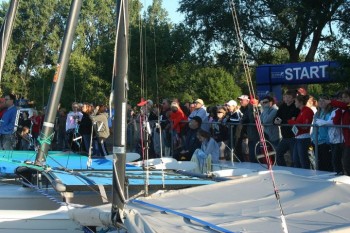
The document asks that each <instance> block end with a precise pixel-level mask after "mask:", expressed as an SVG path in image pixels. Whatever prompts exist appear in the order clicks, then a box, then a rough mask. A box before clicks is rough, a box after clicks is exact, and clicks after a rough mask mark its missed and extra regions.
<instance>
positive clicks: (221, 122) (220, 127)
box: [210, 107, 228, 159]
mask: <svg viewBox="0 0 350 233" xmlns="http://www.w3.org/2000/svg"><path fill="white" fill-rule="evenodd" d="M216 115H217V117H215V120H214V122H213V124H211V128H210V132H211V135H212V137H213V138H214V140H215V141H216V142H217V143H218V145H219V147H220V159H225V148H226V143H227V139H228V128H227V127H226V110H225V108H224V107H218V109H217V113H216Z"/></svg>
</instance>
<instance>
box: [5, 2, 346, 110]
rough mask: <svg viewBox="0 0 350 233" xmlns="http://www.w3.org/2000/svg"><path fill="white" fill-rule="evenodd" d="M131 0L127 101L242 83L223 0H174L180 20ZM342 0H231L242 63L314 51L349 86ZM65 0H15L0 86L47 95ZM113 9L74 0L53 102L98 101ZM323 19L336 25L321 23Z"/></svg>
mask: <svg viewBox="0 0 350 233" xmlns="http://www.w3.org/2000/svg"><path fill="white" fill-rule="evenodd" d="M141 2H142V1H140V0H129V15H130V20H129V22H130V29H129V35H130V39H129V45H130V49H129V56H130V57H129V87H130V90H129V99H130V101H131V103H132V104H136V103H137V102H139V100H140V98H141V97H145V98H151V99H153V100H157V99H162V98H179V99H180V100H182V101H192V100H194V99H196V98H202V99H204V100H205V102H206V104H207V105H212V104H218V103H224V102H226V101H227V100H229V99H232V98H236V97H237V96H238V95H240V94H241V93H246V94H247V93H248V90H247V88H246V87H247V84H246V80H245V75H244V70H243V67H242V62H241V61H240V56H239V51H238V46H237V41H236V35H235V32H234V28H233V23H232V14H231V9H230V1H224V0H210V1H209V0H201V1H199V0H181V1H180V11H181V12H183V13H185V14H186V24H182V23H180V24H177V25H174V24H172V23H171V22H170V20H169V18H168V13H167V12H166V11H165V10H164V9H163V7H162V4H163V1H162V0H154V1H153V4H152V5H150V6H149V7H148V9H145V11H144V12H145V13H141V12H142V11H141V10H142V7H143V6H142V3H141ZM236 2H237V1H236ZM345 2H346V1H345V0H335V1H326V2H323V3H322V4H314V3H313V2H312V1H302V0H297V1H292V0H288V1H284V2H280V1H277V0H268V1H262V0H257V1H248V0H243V1H239V4H238V5H237V6H236V7H237V12H238V14H239V21H240V26H241V30H242V35H243V39H244V43H245V48H246V50H247V52H248V60H249V64H250V65H252V66H256V65H259V64H276V63H277V64H279V63H285V62H289V61H302V60H309V61H311V60H313V59H314V58H315V54H316V51H317V52H318V59H320V60H326V59H328V60H337V61H340V63H341V64H342V67H343V70H342V71H341V72H339V73H338V74H337V79H336V80H337V81H339V82H343V83H345V85H347V86H349V78H348V77H349V74H350V71H349V70H350V69H349V67H350V65H349V64H350V62H349V60H350V58H349V56H348V54H349V51H350V49H349V48H350V46H349V45H348V39H349V33H348V32H349V20H348V19H349V14H346V12H348V10H349V4H345ZM70 4H71V1H70V0H61V1H57V0H46V1H44V3H43V1H39V0H30V1H21V2H20V3H19V9H18V14H17V16H16V21H15V26H14V29H13V35H12V40H11V43H10V47H9V50H8V52H7V55H6V60H5V66H4V70H3V75H2V77H3V78H2V83H1V84H0V85H1V90H2V91H3V92H14V93H16V94H21V95H23V96H25V97H26V98H29V99H31V100H34V102H35V104H36V106H37V107H38V108H41V107H42V106H44V105H46V104H47V100H48V96H49V93H50V88H51V84H52V78H53V75H54V71H55V69H54V68H55V67H56V63H57V61H58V58H59V52H60V47H61V42H62V38H63V34H64V30H65V26H66V21H67V17H68V13H69V8H70ZM7 9H8V3H7V2H2V4H1V6H0V22H1V23H2V21H3V18H4V16H5V14H6V11H7ZM115 18H116V12H115V1H114V0H103V1H97V0H84V1H83V6H82V9H81V14H80V18H79V23H78V27H77V31H76V35H75V40H74V43H73V48H72V54H71V57H70V62H69V66H68V70H67V75H66V78H65V85H64V88H63V93H62V98H61V102H62V105H63V106H65V107H67V106H68V107H69V106H70V103H71V102H72V101H79V102H83V101H84V102H85V101H88V102H93V103H95V104H98V103H107V100H108V97H109V92H110V88H111V77H112V69H113V63H114V42H115V28H116V25H115V24H116V22H115ZM336 19H339V21H335V20H336ZM332 22H335V23H332ZM327 25H329V26H328V27H329V28H327ZM333 27H336V29H337V30H324V29H333ZM334 32H339V33H334ZM340 35H341V36H342V37H340ZM251 68H252V78H253V83H254V78H255V75H254V69H253V68H254V67H251ZM343 86H344V84H343ZM309 89H310V91H311V92H314V93H315V95H317V94H318V93H326V92H328V91H329V92H331V91H336V90H337V89H342V86H339V85H338V86H337V84H332V85H328V86H327V85H315V86H311V87H310V88H309Z"/></svg>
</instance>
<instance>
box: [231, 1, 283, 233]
mask: <svg viewBox="0 0 350 233" xmlns="http://www.w3.org/2000/svg"><path fill="white" fill-rule="evenodd" d="M231 10H232V18H233V23H234V28H235V31H236V36H237V41H238V45H239V51H240V55H241V60H242V62H243V68H244V74H245V77H246V80H247V84H248V89H249V95H250V99H251V100H256V98H255V92H254V86H253V83H252V79H251V73H250V70H249V65H248V61H247V54H246V52H245V49H244V43H243V39H242V35H241V30H240V26H239V21H238V17H237V12H236V9H235V3H234V1H233V0H231ZM255 104H256V103H253V110H254V119H255V124H256V128H257V130H258V133H259V136H260V143H262V148H263V152H264V155H265V159H266V163H267V164H268V169H269V172H270V176H271V180H272V185H273V189H274V193H275V197H276V200H277V202H278V205H279V208H280V213H281V222H282V229H283V232H284V233H288V228H287V224H286V219H285V216H284V211H283V207H282V204H281V198H280V195H279V190H278V188H277V185H276V181H275V177H274V174H273V171H272V166H271V161H270V157H269V153H268V151H267V146H266V140H265V136H264V129H263V126H262V124H261V120H260V113H259V109H258V107H257V106H256V105H255Z"/></svg>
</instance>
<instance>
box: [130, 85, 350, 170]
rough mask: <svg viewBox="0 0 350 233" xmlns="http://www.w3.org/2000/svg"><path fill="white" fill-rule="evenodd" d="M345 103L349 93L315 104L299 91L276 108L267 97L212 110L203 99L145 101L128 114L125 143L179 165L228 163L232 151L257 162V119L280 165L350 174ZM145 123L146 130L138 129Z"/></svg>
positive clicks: (241, 98) (349, 100)
mask: <svg viewBox="0 0 350 233" xmlns="http://www.w3.org/2000/svg"><path fill="white" fill-rule="evenodd" d="M349 104H350V93H349V91H348V90H345V91H343V92H339V93H337V94H336V95H334V96H331V97H329V96H324V95H322V96H319V98H318V99H316V98H314V97H312V96H310V95H308V94H307V92H306V91H305V90H304V89H302V88H299V89H298V90H288V91H286V92H285V93H284V94H283V101H282V102H281V103H277V102H276V100H275V98H273V96H271V95H266V96H264V97H262V98H260V100H256V99H251V98H250V97H249V96H248V95H241V96H239V97H238V98H237V101H236V100H229V101H228V102H226V103H223V104H221V105H217V106H213V107H206V106H205V104H204V101H203V100H202V99H197V100H195V101H194V102H193V103H190V102H187V103H185V104H181V103H180V102H179V101H178V100H177V99H173V100H169V99H163V101H162V103H161V104H160V105H159V106H158V105H154V104H153V101H151V100H149V102H147V103H146V104H145V105H143V106H142V107H141V111H140V113H139V114H135V111H130V112H129V131H130V132H134V134H133V136H129V141H132V142H133V144H132V145H133V146H132V147H133V149H134V151H136V152H138V153H140V154H144V153H145V152H144V151H145V150H147V151H149V154H148V155H149V158H152V157H159V156H160V154H161V153H162V154H163V155H165V156H170V157H174V158H176V159H178V160H195V161H196V162H197V161H198V159H201V160H202V161H203V159H204V160H208V158H210V162H211V163H216V162H217V161H218V160H219V159H228V158H230V156H231V155H232V153H231V151H232V150H233V151H234V155H235V156H236V159H237V160H239V161H246V162H248V161H249V162H258V160H257V153H260V152H259V147H257V146H256V145H257V144H259V142H261V135H260V134H259V131H258V127H257V126H256V118H255V117H256V116H258V117H259V118H260V121H261V123H262V126H263V132H264V138H265V140H267V141H268V142H269V144H271V145H272V148H274V150H275V151H276V155H275V159H276V163H277V164H278V165H279V166H292V167H296V168H305V169H310V168H312V167H313V166H317V169H319V170H323V171H331V172H336V173H337V174H339V175H341V174H346V175H349V174H350V168H349V166H350V151H349V150H350V145H349V144H350V142H349V136H350V129H349V125H350V122H349V121H350V117H349V114H350V106H349ZM257 111H258V113H257ZM158 116H159V117H158ZM145 119H147V122H150V124H149V125H150V126H149V128H150V129H151V130H142V128H145V126H144V125H143V124H142V122H145ZM158 119H159V121H158ZM147 131H149V133H147ZM203 132H205V133H203ZM142 133H146V135H145V134H144V135H142ZM213 141H214V142H215V143H213ZM208 148H209V150H208ZM315 153H316V154H317V155H318V156H317V158H318V160H317V161H316V163H315V164H313V163H312V159H311V158H310V155H312V154H315ZM194 157H195V158H194ZM313 168H315V167H313ZM203 169H204V168H202V170H203Z"/></svg>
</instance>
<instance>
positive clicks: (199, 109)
mask: <svg viewBox="0 0 350 233" xmlns="http://www.w3.org/2000/svg"><path fill="white" fill-rule="evenodd" d="M195 116H199V117H200V118H201V119H202V126H201V128H202V129H204V130H206V131H209V127H210V125H209V124H206V123H207V122H208V114H207V110H206V108H205V107H204V101H203V100H202V99H196V100H195V101H194V110H193V112H191V114H190V115H189V116H188V121H190V120H191V119H193V117H195Z"/></svg>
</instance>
